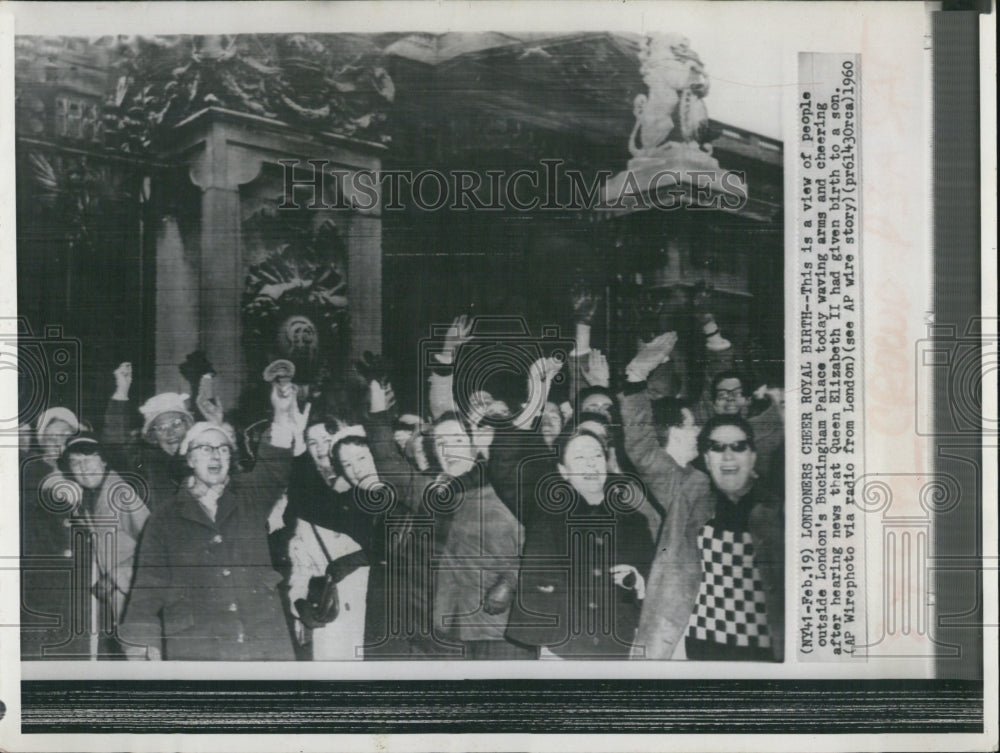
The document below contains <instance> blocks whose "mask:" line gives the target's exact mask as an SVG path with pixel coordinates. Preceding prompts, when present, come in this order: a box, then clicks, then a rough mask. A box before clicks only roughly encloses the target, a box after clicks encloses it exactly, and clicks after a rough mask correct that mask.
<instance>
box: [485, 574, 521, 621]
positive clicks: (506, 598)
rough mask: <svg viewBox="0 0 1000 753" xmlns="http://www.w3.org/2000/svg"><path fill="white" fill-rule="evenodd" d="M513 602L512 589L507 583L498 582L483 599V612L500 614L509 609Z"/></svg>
mask: <svg viewBox="0 0 1000 753" xmlns="http://www.w3.org/2000/svg"><path fill="white" fill-rule="evenodd" d="M513 601H514V587H513V586H512V585H510V584H509V583H508V582H507V581H504V580H498V581H497V582H496V583H495V584H494V585H493V587H492V588H490V590H489V591H487V592H486V597H485V598H484V599H483V611H484V612H486V614H501V613H503V612H506V611H507V610H508V609H510V605H511V603H512V602H513Z"/></svg>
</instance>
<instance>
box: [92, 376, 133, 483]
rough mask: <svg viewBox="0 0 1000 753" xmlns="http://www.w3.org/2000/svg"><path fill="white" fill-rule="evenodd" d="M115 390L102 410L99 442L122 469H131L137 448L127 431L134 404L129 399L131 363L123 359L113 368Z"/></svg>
mask: <svg viewBox="0 0 1000 753" xmlns="http://www.w3.org/2000/svg"><path fill="white" fill-rule="evenodd" d="M114 377H115V391H114V393H113V394H112V395H111V399H110V400H109V401H108V407H107V409H106V410H105V412H104V426H102V427H101V444H103V445H104V446H105V447H108V448H110V449H111V451H112V453H113V454H114V455H115V456H116V459H117V460H118V461H119V464H121V465H122V466H123V468H122V470H132V469H133V468H135V467H136V466H137V465H138V463H139V448H138V446H137V442H136V441H135V438H134V437H133V436H132V435H131V433H130V431H129V422H130V421H131V419H132V417H133V415H134V413H135V406H134V405H133V404H132V401H131V400H130V399H129V392H130V391H131V388H132V364H131V363H129V362H127V361H125V362H123V363H120V364H119V365H118V368H116V369H115V370H114Z"/></svg>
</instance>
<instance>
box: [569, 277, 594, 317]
mask: <svg viewBox="0 0 1000 753" xmlns="http://www.w3.org/2000/svg"><path fill="white" fill-rule="evenodd" d="M570 297H571V298H572V299H573V321H574V322H576V323H577V324H587V325H589V324H590V323H591V322H592V321H593V320H594V313H595V312H596V311H597V304H598V303H600V302H601V297H600V296H599V295H597V294H595V293H594V292H593V291H591V290H589V289H588V288H587V287H586V286H585V285H584V284H583V283H582V282H579V283H577V284H575V285H574V286H573V289H572V290H571V291H570Z"/></svg>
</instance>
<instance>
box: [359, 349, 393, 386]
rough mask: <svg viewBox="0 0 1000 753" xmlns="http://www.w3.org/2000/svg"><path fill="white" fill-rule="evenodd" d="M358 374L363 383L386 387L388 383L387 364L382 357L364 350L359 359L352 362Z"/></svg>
mask: <svg viewBox="0 0 1000 753" xmlns="http://www.w3.org/2000/svg"><path fill="white" fill-rule="evenodd" d="M354 366H355V368H356V369H357V370H358V373H359V374H360V375H361V376H362V377H363V378H364V380H365V382H373V381H374V382H378V383H379V384H381V385H383V386H384V385H386V384H388V382H389V363H388V361H386V360H385V359H384V358H382V356H380V355H377V354H375V353H372V352H371V351H370V350H366V351H365V352H364V354H363V355H362V356H361V359H360V360H358V361H355V362H354Z"/></svg>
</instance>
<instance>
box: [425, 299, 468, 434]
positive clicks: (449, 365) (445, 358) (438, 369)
mask: <svg viewBox="0 0 1000 753" xmlns="http://www.w3.org/2000/svg"><path fill="white" fill-rule="evenodd" d="M471 333H472V322H470V321H469V318H468V317H467V316H465V315H464V314H463V315H462V316H460V317H458V318H456V319H455V321H453V322H452V323H451V326H450V327H449V328H448V331H447V333H446V334H445V339H444V345H443V346H442V348H441V350H440V351H439V352H437V353H435V354H434V355H433V356H432V358H433V359H434V361H435V363H436V366H434V367H433V369H432V371H431V374H430V376H429V377H428V397H427V402H428V405H429V407H430V411H431V418H432V419H437V418H438V417H440V416H442V415H443V414H445V413H448V412H449V411H455V396H454V392H453V390H454V373H453V369H454V367H455V357H456V355H457V351H458V348H459V347H460V346H461V345H463V344H464V343H466V342H468V341H469V340H470V339H472V337H471Z"/></svg>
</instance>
